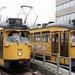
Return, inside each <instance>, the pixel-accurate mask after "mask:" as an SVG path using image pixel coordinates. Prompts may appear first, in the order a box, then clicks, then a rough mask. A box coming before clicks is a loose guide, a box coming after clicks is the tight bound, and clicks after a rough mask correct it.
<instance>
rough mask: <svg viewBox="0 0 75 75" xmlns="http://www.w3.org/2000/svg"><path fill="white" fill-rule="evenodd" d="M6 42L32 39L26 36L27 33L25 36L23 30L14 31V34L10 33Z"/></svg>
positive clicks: (20, 41)
mask: <svg viewBox="0 0 75 75" xmlns="http://www.w3.org/2000/svg"><path fill="white" fill-rule="evenodd" d="M6 42H10V43H11V42H13V43H29V42H30V41H29V40H28V38H27V37H26V33H25V36H24V33H21V32H14V33H12V34H9V35H8V37H7V39H6Z"/></svg>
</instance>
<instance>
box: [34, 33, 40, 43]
mask: <svg viewBox="0 0 75 75" xmlns="http://www.w3.org/2000/svg"><path fill="white" fill-rule="evenodd" d="M34 42H40V32H38V33H34Z"/></svg>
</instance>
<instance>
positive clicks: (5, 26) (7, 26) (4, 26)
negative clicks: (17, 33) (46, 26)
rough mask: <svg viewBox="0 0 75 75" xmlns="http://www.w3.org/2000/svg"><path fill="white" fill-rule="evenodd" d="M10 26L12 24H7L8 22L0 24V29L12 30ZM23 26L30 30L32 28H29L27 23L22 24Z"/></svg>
mask: <svg viewBox="0 0 75 75" xmlns="http://www.w3.org/2000/svg"><path fill="white" fill-rule="evenodd" d="M10 25H11V24H9V23H8V22H6V21H2V22H0V27H3V28H5V29H10ZM22 26H26V27H27V29H30V27H29V26H27V25H26V24H25V23H22ZM12 29H13V28H12Z"/></svg>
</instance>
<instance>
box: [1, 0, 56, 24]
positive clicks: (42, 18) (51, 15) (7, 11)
mask: <svg viewBox="0 0 75 75" xmlns="http://www.w3.org/2000/svg"><path fill="white" fill-rule="evenodd" d="M55 4H56V3H55V0H0V6H1V7H4V6H5V7H6V8H4V9H2V10H1V11H0V14H1V15H2V18H3V19H4V18H6V17H17V16H18V14H19V11H20V6H21V5H29V6H32V7H33V8H34V10H35V12H36V13H37V15H38V19H37V23H43V22H49V21H51V20H53V21H54V20H55V11H56V10H55V9H56V8H55ZM24 10H25V9H24ZM27 11H28V10H27ZM21 16H23V14H21ZM33 17H34V18H35V14H34V16H33ZM33 17H32V19H33ZM23 18H24V17H23Z"/></svg>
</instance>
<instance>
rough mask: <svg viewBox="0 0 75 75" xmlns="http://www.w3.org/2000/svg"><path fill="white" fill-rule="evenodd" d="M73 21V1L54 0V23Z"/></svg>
mask: <svg viewBox="0 0 75 75" xmlns="http://www.w3.org/2000/svg"><path fill="white" fill-rule="evenodd" d="M73 19H75V0H56V21H57V22H63V21H64V22H69V21H72V20H73Z"/></svg>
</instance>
